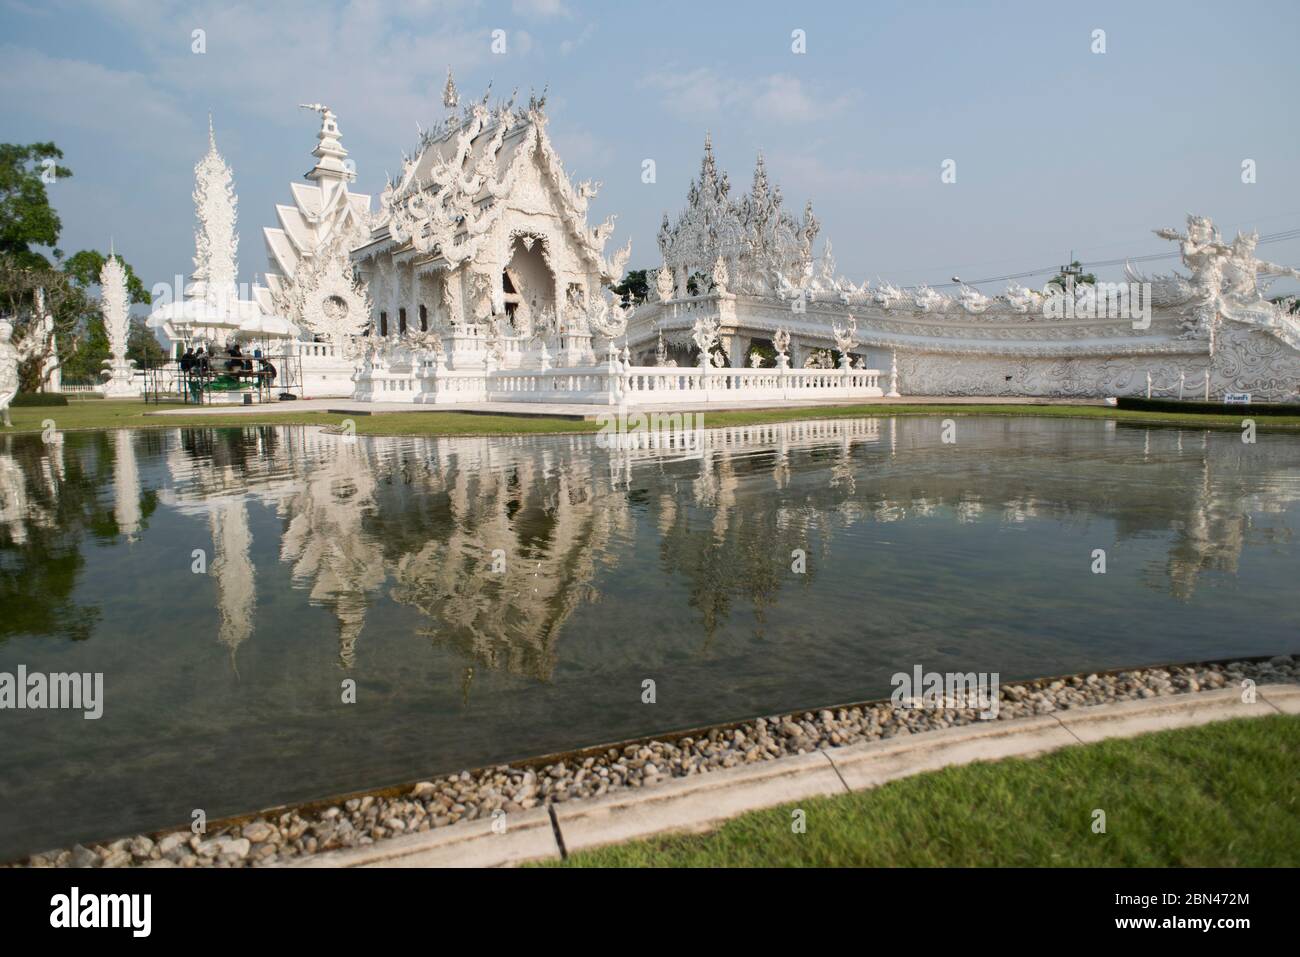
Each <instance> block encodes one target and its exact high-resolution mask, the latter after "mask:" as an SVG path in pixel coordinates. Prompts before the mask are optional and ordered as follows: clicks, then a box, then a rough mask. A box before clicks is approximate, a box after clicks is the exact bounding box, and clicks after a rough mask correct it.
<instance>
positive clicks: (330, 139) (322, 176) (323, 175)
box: [298, 103, 352, 185]
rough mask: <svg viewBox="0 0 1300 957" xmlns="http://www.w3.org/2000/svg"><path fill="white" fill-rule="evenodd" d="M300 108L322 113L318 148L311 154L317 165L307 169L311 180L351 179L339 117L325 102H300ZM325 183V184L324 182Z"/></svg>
mask: <svg viewBox="0 0 1300 957" xmlns="http://www.w3.org/2000/svg"><path fill="white" fill-rule="evenodd" d="M298 107H299V109H303V110H312V111H314V112H316V113H319V114H320V131H319V132H318V133H317V134H316V148H315V149H314V150H312V151H311V155H312V156H314V157H316V165H315V166H314V167H313V168H312V169H310V170H308V171H307V174H306V178H307V179H310V180H350V179H351V178H352V170H351V169H350V168H349V167H348V164H347V162H345V161H346V159H347V155H348V151H347V150H345V149H344V148H343V144H342V142H340V141H341V140H342V139H343V134H342V133H340V132H339V124H338V118H337V117H336V116H335V115H334V111H333V110H331V109H330V108H329V107H328V106H326V105H325V104H324V103H299V104H298ZM322 185H323V184H322Z"/></svg>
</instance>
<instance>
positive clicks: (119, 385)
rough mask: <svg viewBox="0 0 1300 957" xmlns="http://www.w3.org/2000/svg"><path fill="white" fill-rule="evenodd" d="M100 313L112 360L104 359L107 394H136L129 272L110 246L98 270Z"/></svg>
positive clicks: (105, 390) (105, 391) (105, 389)
mask: <svg viewBox="0 0 1300 957" xmlns="http://www.w3.org/2000/svg"><path fill="white" fill-rule="evenodd" d="M99 289H100V297H101V298H100V310H101V311H102V312H103V315H104V332H105V333H106V334H107V336H108V348H109V351H110V352H111V353H112V357H111V358H109V359H105V360H104V365H106V366H107V367H108V370H107V372H106V375H107V376H108V378H107V380H106V381H105V382H104V394H105V395H109V396H126V395H137V394H138V393H139V390H138V389H136V388H135V386H134V383H133V382H132V378H133V376H134V373H133V371H132V369H131V367H132V365H133V363H132V362H131V361H130V360H128V359H127V357H126V347H127V340H128V339H129V337H130V331H131V311H130V308H131V301H130V297H129V295H128V294H127V289H126V270H125V269H123V268H122V263H121V262H120V261H119V260H118V258H117V254H116V253H115V252H114V251H113V246H112V244H111V243H110V244H109V253H108V259H106V260H105V261H104V268H102V269H101V270H100V271H99Z"/></svg>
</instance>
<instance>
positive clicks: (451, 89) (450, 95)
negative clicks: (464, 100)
mask: <svg viewBox="0 0 1300 957" xmlns="http://www.w3.org/2000/svg"><path fill="white" fill-rule="evenodd" d="M442 105H443V106H445V107H446V108H447V109H448V111H451V110H455V109H456V107H458V106H459V105H460V93H459V92H458V91H457V90H456V81H455V79H453V78H452V75H451V67H447V85H446V86H444V87H443V88H442Z"/></svg>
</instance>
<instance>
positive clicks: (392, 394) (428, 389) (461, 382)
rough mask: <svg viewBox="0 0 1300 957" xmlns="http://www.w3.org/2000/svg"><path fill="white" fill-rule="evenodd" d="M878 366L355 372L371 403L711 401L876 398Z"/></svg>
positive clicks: (427, 366) (359, 396) (359, 394)
mask: <svg viewBox="0 0 1300 957" xmlns="http://www.w3.org/2000/svg"><path fill="white" fill-rule="evenodd" d="M880 378H881V373H880V372H879V371H878V370H875V369H714V368H709V369H701V368H696V367H683V368H672V367H665V366H623V365H621V364H619V363H612V364H604V365H598V366H587V367H576V368H557V369H496V370H455V369H446V368H441V367H438V366H434V365H432V364H423V365H419V366H416V367H414V368H411V369H409V370H405V369H387V370H385V369H371V370H365V371H363V372H361V373H360V374H359V375H358V377H357V392H356V398H357V399H361V400H368V401H372V402H412V403H428V404H432V405H454V404H458V403H467V402H553V403H579V404H591V405H683V406H696V405H701V404H707V403H710V402H726V403H736V402H780V401H790V400H805V401H808V400H819V399H853V398H864V399H865V398H876V397H880V396H882V395H884V391H883V390H882V389H881V386H880Z"/></svg>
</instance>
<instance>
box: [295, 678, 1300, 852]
mask: <svg viewBox="0 0 1300 957" xmlns="http://www.w3.org/2000/svg"><path fill="white" fill-rule="evenodd" d="M1275 714H1300V686H1297V685H1290V684H1267V685H1260V686H1259V687H1258V688H1257V689H1256V700H1255V701H1254V702H1251V703H1246V702H1243V701H1242V693H1241V691H1240V690H1239V689H1237V688H1223V689H1219V690H1215V691H1198V692H1192V693H1188V694H1179V695H1171V696H1167V697H1157V698H1147V699H1139V700H1130V701H1117V702H1113V703H1109V704H1102V705H1093V706H1089V707H1084V708H1074V709H1070V710H1068V711H1061V712H1058V713H1053V714H1046V715H1033V716H1028V717H1023V718H1014V719H1011V720H1007V721H989V722H980V723H976V724H968V725H962V726H959V727H953V728H945V729H943V730H938V731H927V732H924V733H921V734H913V735H906V736H901V737H893V738H886V739H883V740H876V741H868V742H864V743H862V744H856V745H850V746H848V747H844V748H832V749H828V750H817V751H812V752H810V753H807V754H799V755H794V756H791V757H786V758H780V759H777V760H774V761H766V762H762V763H759V764H753V765H746V766H742V767H736V768H731V769H727V770H723V771H714V772H711V773H709V774H702V775H695V776H691V777H684V778H676V779H674V780H671V781H669V782H667V783H665V784H663V785H660V786H657V787H655V788H651V789H635V790H629V791H619V792H617V793H612V794H606V795H604V796H602V797H598V798H591V799H585V800H577V801H568V802H565V803H562V804H552V805H549V806H545V807H534V808H530V809H528V810H526V811H523V812H514V813H511V814H509V815H508V827H507V828H506V829H505V830H504V831H499V828H500V824H497V822H495V821H494V819H492V818H482V819H479V820H475V821H467V822H462V823H460V824H457V825H455V826H453V827H444V828H435V829H433V830H430V831H424V832H419V833H416V834H410V835H406V836H402V837H395V838H391V839H389V840H385V841H379V842H376V843H375V844H372V845H369V846H365V847H358V848H349V849H347V850H339V851H327V852H323V853H320V854H315V855H312V856H310V857H307V858H304V859H301V860H295V861H292V862H286V864H285V865H283V866H291V867H499V866H503V865H513V864H520V863H523V862H526V861H537V860H548V859H549V860H556V859H559V858H561V857H563V856H566V855H568V854H571V853H573V852H574V851H580V850H585V849H588V848H593V847H599V846H601V845H604V844H616V843H622V842H624V841H630V840H637V839H641V838H647V837H652V836H654V835H657V834H664V833H668V832H682V831H687V832H699V831H707V830H711V829H713V828H715V827H717V826H718V825H720V824H722V823H723V822H725V821H727V820H728V819H730V818H733V817H737V816H738V815H741V814H745V813H747V812H749V811H757V810H761V809H763V808H768V807H774V806H776V805H780V804H788V803H791V802H795V801H801V800H804V799H805V798H810V797H819V796H824V795H833V794H847V793H849V792H852V791H859V790H864V789H867V788H873V787H876V786H878V785H881V784H884V783H885V782H887V781H893V780H897V779H899V778H904V777H908V776H910V775H913V774H918V773H921V772H923V771H934V770H938V769H939V768H944V767H950V766H953V765H961V764H969V763H971V762H973V761H996V760H999V759H1001V758H1009V757H1030V756H1033V755H1038V754H1044V753H1046V752H1049V751H1055V750H1057V749H1059V748H1063V747H1069V746H1071V745H1075V744H1090V743H1093V742H1096V741H1103V740H1106V739H1107V738H1128V737H1134V736H1136V735H1140V734H1148V733H1150V732H1153V731H1166V730H1171V729H1175V728H1188V727H1193V726H1196V725H1201V724H1208V723H1209V722H1212V721H1224V720H1228V719H1232V718H1249V717H1263V716H1266V715H1275ZM503 820H507V819H503ZM494 824H497V826H496V827H494Z"/></svg>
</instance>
